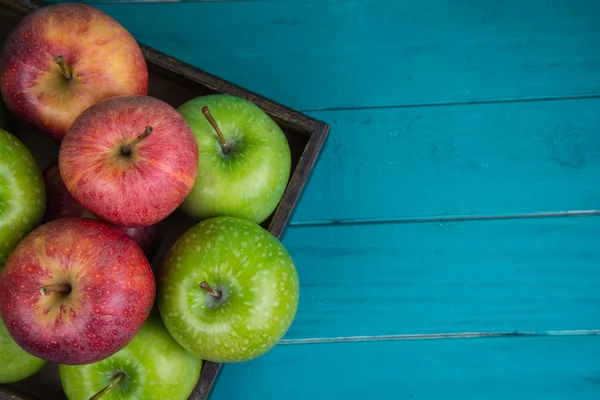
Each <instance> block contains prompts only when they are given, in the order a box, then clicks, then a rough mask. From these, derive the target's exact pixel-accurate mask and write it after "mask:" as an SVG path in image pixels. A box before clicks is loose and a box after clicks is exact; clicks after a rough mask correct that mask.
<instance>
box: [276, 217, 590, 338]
mask: <svg viewBox="0 0 600 400" xmlns="http://www.w3.org/2000/svg"><path fill="white" fill-rule="evenodd" d="M598 237H600V217H580V218H542V219H523V220H495V221H470V222H453V223H441V224H440V223H421V224H381V225H359V226H333V227H312V228H291V229H289V230H288V231H287V233H286V235H285V237H284V239H283V242H284V244H285V245H286V247H287V248H288V249H289V251H290V253H291V255H292V257H293V259H294V261H295V263H296V265H297V268H298V272H299V276H300V283H301V286H300V287H301V292H300V304H299V308H298V313H297V316H296V319H295V321H294V323H293V325H292V326H291V328H290V330H289V331H288V333H287V335H286V336H285V339H297V338H330V337H351V336H363V335H367V336H379V335H397V334H430V333H457V332H496V331H516V330H532V331H545V330H561V329H600V314H599V313H598V309H600V291H599V290H598V288H600V273H599V272H600V246H598V243H597V238H598Z"/></svg>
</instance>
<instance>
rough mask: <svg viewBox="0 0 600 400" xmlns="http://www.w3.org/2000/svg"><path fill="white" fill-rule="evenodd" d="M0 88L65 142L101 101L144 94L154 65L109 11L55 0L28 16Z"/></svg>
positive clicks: (1, 70)
mask: <svg viewBox="0 0 600 400" xmlns="http://www.w3.org/2000/svg"><path fill="white" fill-rule="evenodd" d="M0 86H1V88H2V98H3V99H4V102H5V103H6V106H7V108H8V109H9V110H10V111H11V112H12V113H13V114H14V115H15V116H16V117H18V118H19V119H21V120H23V121H26V122H28V123H29V124H30V125H32V126H33V127H35V128H37V130H38V131H39V132H41V133H43V134H45V135H47V136H49V137H51V138H53V139H55V140H56V141H60V140H61V139H62V138H63V136H64V135H65V133H66V132H67V130H68V129H69V127H70V126H71V124H72V123H73V121H74V120H75V118H77V116H79V114H81V112H82V111H83V110H85V109H86V108H88V107H89V106H91V105H92V104H94V103H96V102H97V101H99V100H102V99H106V98H109V97H112V96H117V95H136V94H138V95H144V94H146V93H147V91H148V69H147V66H146V62H145V60H144V57H143V55H142V52H141V49H140V47H139V45H138V44H137V42H136V41H135V39H134V38H133V36H132V35H131V34H130V33H129V32H128V31H127V30H126V29H125V28H124V27H123V26H122V25H121V24H119V23H118V22H117V21H116V20H115V19H114V18H112V17H111V16H109V15H108V14H106V13H105V12H103V11H101V10H99V9H97V8H95V7H92V6H89V5H86V4H80V3H63V4H53V5H49V6H45V7H42V8H39V9H37V10H35V11H33V12H31V13H29V14H28V15H27V16H26V17H25V18H23V19H22V20H21V21H20V22H19V24H18V25H17V27H16V28H15V29H14V30H13V31H12V32H11V34H10V36H9V37H8V39H7V40H6V44H5V46H4V48H3V52H2V55H1V57H0Z"/></svg>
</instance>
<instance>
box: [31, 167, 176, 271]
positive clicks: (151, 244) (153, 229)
mask: <svg viewBox="0 0 600 400" xmlns="http://www.w3.org/2000/svg"><path fill="white" fill-rule="evenodd" d="M43 175H44V184H45V186H46V214H45V215H44V221H45V222H49V221H54V220H55V219H59V218H65V217H80V218H94V219H98V217H96V216H95V215H94V214H92V213H91V212H90V211H89V210H87V209H86V208H85V207H84V206H82V205H81V204H79V203H78V202H77V200H75V199H74V198H73V196H71V193H69V191H68V190H67V187H66V186H65V183H64V182H63V180H62V177H61V176H60V170H59V168H58V162H57V161H55V162H52V163H51V164H50V165H48V166H47V167H46V168H45V169H44V172H43ZM117 228H119V229H120V230H122V231H123V232H125V233H126V234H128V235H129V236H131V237H132V238H133V239H134V240H135V241H136V242H137V243H138V245H139V246H140V247H141V248H142V250H143V251H144V254H146V258H148V260H152V259H153V258H154V256H155V255H156V253H157V251H158V248H159V246H160V242H161V239H162V236H163V234H164V233H165V223H164V221H161V222H158V223H156V224H154V225H150V226H142V227H136V228H124V227H117Z"/></svg>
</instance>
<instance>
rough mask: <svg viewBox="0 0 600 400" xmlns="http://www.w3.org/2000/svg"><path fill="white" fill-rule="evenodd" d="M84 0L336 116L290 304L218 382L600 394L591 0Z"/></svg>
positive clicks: (306, 390)
mask: <svg viewBox="0 0 600 400" xmlns="http://www.w3.org/2000/svg"><path fill="white" fill-rule="evenodd" d="M96 4H97V3H96ZM99 7H100V8H102V9H103V10H105V11H107V12H109V13H110V14H111V15H113V16H115V17H116V18H117V19H118V20H119V21H120V22H121V23H123V24H124V25H125V26H126V27H127V28H128V29H129V30H130V31H131V32H132V33H133V34H134V35H135V36H136V38H137V39H138V40H139V41H141V42H143V43H146V44H148V45H150V46H153V47H155V48H157V49H158V50H161V51H163V52H166V53H168V54H169V55H172V56H175V57H177V58H180V59H182V60H184V61H187V62H190V63H192V64H194V65H195V66H198V67H200V68H202V69H205V70H207V71H209V72H211V73H214V74H216V75H218V76H220V77H223V78H225V79H228V80H230V81H232V82H234V83H236V84H239V85H241V86H244V87H246V88H248V89H250V90H253V91H256V92H258V93H260V94H262V95H265V96H267V97H270V98H272V99H273V100H276V101H279V102H281V103H283V104H285V105H287V106H290V107H293V108H295V109H297V110H301V111H304V112H307V113H308V114H310V115H313V116H315V117H317V118H319V119H322V120H325V121H327V122H329V123H330V124H331V125H332V130H331V134H330V137H329V140H328V143H327V144H326V147H325V150H324V152H323V154H322V157H321V159H320V161H319V163H318V165H317V167H316V169H315V171H314V174H313V177H312V179H311V181H310V183H309V184H308V186H307V190H306V193H305V195H304V196H303V198H302V199H301V202H300V203H299V205H298V208H297V211H296V213H295V215H294V217H293V222H292V227H291V228H290V229H289V230H288V232H287V234H286V236H285V239H284V243H285V245H286V246H287V247H288V248H289V250H290V252H291V254H292V256H293V257H294V259H295V261H296V263H297V267H298V270H299V274H300V279H301V282H302V284H301V300H300V306H299V310H298V315H297V318H296V320H295V322H294V325H293V326H292V327H291V329H290V331H289V332H288V334H287V335H286V337H285V338H284V340H282V342H281V343H280V344H279V345H277V346H276V347H275V348H274V349H273V350H272V351H271V352H269V353H268V354H267V355H265V356H264V357H262V358H260V359H257V360H256V361H253V362H249V363H245V364H235V365H227V366H225V367H224V369H223V370H222V374H221V375H220V378H219V380H218V383H217V385H216V387H215V390H214V393H213V395H212V399H213V400H217V399H226V400H233V399H244V400H246V399H247V400H253V399H287V400H293V399H434V400H439V399H457V400H458V399H461V400H462V399H503V400H504V399H528V400H531V399H552V400H555V399H561V400H562V399H565V400H566V399H578V400H582V399H598V398H599V397H600V337H599V336H597V335H598V334H599V333H600V219H599V218H598V215H599V214H600V211H599V209H600V2H598V0H573V1H565V0H487V1H472V0H422V1H421V2H417V1H411V0H303V1H300V0H298V1H294V0H262V1H260V0H256V1H242V0H239V1H215V2H210V1H208V2H193V3H192V2H182V3H145V4H139V3H135V4H132V3H128V4H125V3H122V4H114V3H113V4H101V5H99Z"/></svg>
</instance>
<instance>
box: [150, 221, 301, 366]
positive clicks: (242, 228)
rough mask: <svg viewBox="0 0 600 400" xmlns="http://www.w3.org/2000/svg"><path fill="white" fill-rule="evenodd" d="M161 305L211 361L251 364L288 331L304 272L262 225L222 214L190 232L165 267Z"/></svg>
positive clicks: (182, 337)
mask: <svg viewBox="0 0 600 400" xmlns="http://www.w3.org/2000/svg"><path fill="white" fill-rule="evenodd" d="M159 273H160V276H161V278H159V283H158V291H159V292H158V296H157V303H158V307H159V310H160V313H161V316H162V319H163V321H164V322H165V326H166V327H167V329H168V330H169V332H170V333H171V335H172V336H173V337H174V338H175V340H177V341H178V342H179V343H180V344H181V345H182V346H183V347H184V348H186V349H187V350H188V351H189V352H191V353H193V354H195V355H196V356H198V357H200V358H203V359H205V360H210V361H216V362H242V361H248V360H251V359H253V358H256V357H258V356H261V355H263V354H264V353H266V352H267V351H269V350H270V349H271V348H272V347H273V346H274V345H275V344H276V343H277V342H278V341H279V340H280V339H281V338H282V337H283V336H284V334H285V333H286V331H287V330H288V329H289V327H290V325H291V324H292V322H293V319H294V317H295V315H296V310H297V308H298V298H299V284H298V274H297V271H296V267H295V265H294V262H293V260H292V258H291V257H290V255H289V253H288V252H287V250H286V249H285V247H284V246H283V245H282V244H281V242H280V241H279V240H277V238H275V237H274V236H273V235H271V234H270V233H269V232H267V231H266V230H264V229H263V228H261V227H260V226H259V225H256V224H255V223H253V222H251V221H248V220H244V219H241V218H235V217H215V218H210V219H207V220H205V221H203V222H200V223H198V224H196V225H195V226H193V227H192V228H190V229H189V230H188V231H186V232H185V233H184V234H183V235H182V236H181V237H179V239H178V240H177V241H176V242H175V244H174V245H173V247H171V249H169V252H168V253H167V255H166V257H165V261H164V262H163V265H162V266H161V270H160V272H159Z"/></svg>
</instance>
